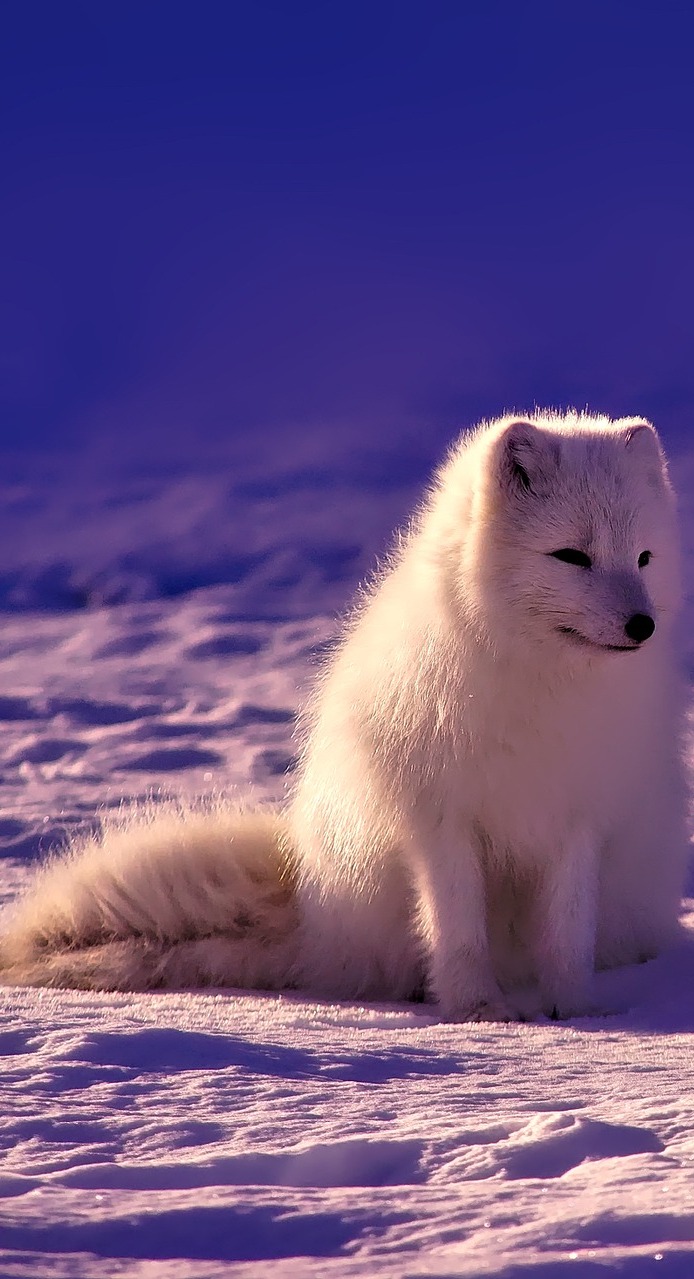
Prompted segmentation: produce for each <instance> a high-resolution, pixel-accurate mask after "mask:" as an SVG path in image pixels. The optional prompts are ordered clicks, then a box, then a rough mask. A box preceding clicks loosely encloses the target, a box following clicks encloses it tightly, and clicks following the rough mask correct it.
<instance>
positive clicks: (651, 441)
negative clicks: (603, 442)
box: [624, 421, 663, 462]
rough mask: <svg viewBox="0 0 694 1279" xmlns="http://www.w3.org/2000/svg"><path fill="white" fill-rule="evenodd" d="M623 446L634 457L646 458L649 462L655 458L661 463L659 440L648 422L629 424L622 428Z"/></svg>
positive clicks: (661, 455) (661, 452)
mask: <svg viewBox="0 0 694 1279" xmlns="http://www.w3.org/2000/svg"><path fill="white" fill-rule="evenodd" d="M624 444H625V446H626V448H627V449H628V450H629V452H630V453H631V454H632V455H633V456H634V457H643V458H648V459H649V460H650V461H651V462H653V461H655V459H656V458H657V459H658V460H661V461H662V457H663V451H662V449H661V447H660V440H659V439H658V436H657V434H656V431H655V428H654V427H652V426H651V424H650V422H639V421H636V422H630V423H629V425H628V426H626V427H625V428H624Z"/></svg>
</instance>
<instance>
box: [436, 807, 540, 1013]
mask: <svg viewBox="0 0 694 1279" xmlns="http://www.w3.org/2000/svg"><path fill="white" fill-rule="evenodd" d="M412 858H413V864H414V871H415V879H416V883H417V887H418V890H419V925H420V931H421V935H422V938H423V941H424V944H425V946H426V949H427V952H428V961H429V986H430V989H431V993H432V995H433V997H434V999H435V1000H436V1001H437V1003H438V1005H439V1007H440V1010H441V1014H442V1016H443V1017H444V1018H445V1019H446V1020H447V1021H518V1020H520V1017H521V1014H520V1013H519V1011H518V1009H516V1008H514V1007H513V1005H512V1004H511V1003H509V1001H508V1000H507V999H506V997H505V996H504V994H503V993H502V991H501V989H500V987H499V984H498V982H497V980H496V977H495V975H494V971H493V969H492V961H491V955H490V950H489V938H488V935H487V902H486V885H485V878H484V874H483V868H482V865H481V861H480V850H479V848H478V846H477V842H476V841H475V839H474V837H473V834H472V831H471V830H470V831H467V830H465V829H464V828H462V829H460V828H458V827H457V824H456V823H454V822H452V821H451V820H450V819H447V818H435V817H434V818H431V819H430V820H426V818H424V817H423V815H422V814H418V816H417V824H416V831H415V833H414V834H413V838H412Z"/></svg>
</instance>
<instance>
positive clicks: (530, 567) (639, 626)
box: [465, 414, 679, 655]
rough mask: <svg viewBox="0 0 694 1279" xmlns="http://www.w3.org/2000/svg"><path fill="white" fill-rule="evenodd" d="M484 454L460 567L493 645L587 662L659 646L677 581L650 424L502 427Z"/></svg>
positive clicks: (565, 422) (577, 420)
mask: <svg viewBox="0 0 694 1279" xmlns="http://www.w3.org/2000/svg"><path fill="white" fill-rule="evenodd" d="M480 445H481V446H483V447H486V448H487V449H488V453H487V457H486V465H484V466H483V467H482V468H481V475H482V479H481V481H480V484H479V488H478V490H477V491H476V492H474V493H473V495H472V519H471V522H470V534H471V537H470V540H469V544H468V545H467V546H466V548H465V556H466V560H467V568H468V569H470V568H471V567H472V560H474V565H475V566H474V568H473V569H472V573H473V579H474V582H475V594H476V596H477V599H478V603H479V605H481V607H482V610H483V611H484V613H485V615H486V616H487V617H488V618H489V619H490V620H491V621H492V628H493V630H494V632H495V635H496V636H497V637H498V636H499V633H500V632H499V628H500V627H501V628H505V630H506V634H507V637H508V639H510V640H511V641H513V640H514V639H521V638H522V637H525V639H526V641H527V640H530V639H533V638H535V639H536V640H540V639H543V640H545V641H546V640H549V639H552V640H554V641H555V642H556V643H558V644H561V645H563V646H569V647H570V648H571V649H573V650H581V651H582V652H584V653H585V654H589V653H590V654H593V655H598V654H605V655H608V654H633V653H635V652H638V651H639V650H642V649H645V648H647V647H648V646H652V645H654V644H655V643H657V640H658V637H659V633H660V632H661V631H664V630H665V629H667V627H668V626H669V624H670V623H671V621H672V619H673V617H674V615H675V613H676V611H677V607H678V603H679V575H678V554H677V534H676V518H675V503H674V497H673V493H672V489H671V487H670V483H669V480H668V477H667V468H666V463H665V459H664V455H663V452H662V449H661V447H660V443H659V440H658V437H657V435H656V432H655V430H654V429H653V427H652V426H651V425H650V423H648V422H645V421H642V420H639V419H630V418H624V419H620V420H618V421H614V422H613V421H610V420H609V419H607V418H591V417H588V416H584V415H578V414H574V415H571V416H567V417H560V416H550V415H546V416H545V415H539V416H538V417H533V418H528V419H506V420H502V421H501V422H499V423H497V424H496V425H495V426H494V427H492V428H490V430H489V432H488V436H487V438H486V439H482V438H480V439H479V441H478V447H479V446H480ZM466 576H467V574H466Z"/></svg>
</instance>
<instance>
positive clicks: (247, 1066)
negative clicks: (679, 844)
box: [0, 406, 694, 1279]
mask: <svg viewBox="0 0 694 1279" xmlns="http://www.w3.org/2000/svg"><path fill="white" fill-rule="evenodd" d="M490 407H491V408H493V407H494V406H490ZM131 443H132V442H131ZM313 444H314V441H310V440H306V439H305V440H303V443H301V442H300V445H301V447H299V445H297V446H296V448H294V445H292V448H291V449H289V448H288V447H287V446H286V445H285V447H284V449H283V450H282V449H280V450H278V451H277V460H276V461H274V462H272V463H270V461H269V460H268V458H269V457H270V456H274V455H273V454H267V453H266V454H265V456H264V457H263V458H260V457H259V456H254V455H253V454H252V451H249V452H248V455H246V456H240V455H239V453H238V451H236V452H234V451H233V450H232V448H231V445H230V446H229V449H228V451H227V453H225V452H224V449H223V448H222V446H221V445H220V446H219V447H218V449H217V452H216V453H215V454H214V456H212V455H211V453H208V454H206V455H204V456H202V458H201V457H200V456H196V457H193V456H192V453H193V449H192V448H191V456H189V457H186V456H185V455H181V456H179V457H177V458H174V459H173V460H172V459H167V461H166V463H165V462H164V461H163V459H162V458H161V457H158V456H157V457H155V456H151V457H149V458H148V457H147V456H146V455H143V456H140V455H136V453H135V451H134V449H131V453H130V454H128V453H127V451H126V452H124V453H123V454H122V455H121V456H119V458H118V461H117V464H115V463H114V464H111V463H110V462H109V460H108V459H104V458H99V457H97V456H94V457H86V456H82V457H81V458H79V459H76V458H71V457H69V456H68V455H67V454H65V455H63V456H62V457H53V458H52V459H50V460H49V459H43V460H40V461H37V460H35V459H34V460H32V461H31V463H30V462H29V461H28V460H24V461H22V460H21V459H14V461H12V462H11V464H10V462H8V465H7V466H6V467H5V470H4V473H3V477H2V481H1V482H0V488H1V489H2V492H1V493H0V498H2V502H0V509H2V515H1V516H0V532H1V533H2V536H1V537H0V604H1V605H2V607H3V609H4V613H3V618H2V628H1V630H0V690H1V695H0V723H1V732H0V774H1V775H2V780H3V786H4V792H3V806H2V809H1V810H0V850H1V851H2V854H3V856H2V858H0V898H1V899H2V900H4V901H6V902H10V901H11V900H12V898H13V897H14V895H15V894H16V893H17V891H18V890H19V889H20V888H21V886H22V884H23V883H24V882H26V879H27V877H28V875H29V874H30V873H31V863H32V861H33V859H34V858H35V857H36V856H37V855H40V854H42V853H44V852H46V851H48V849H49V848H51V847H54V846H55V844H56V843H59V842H60V840H61V839H63V838H64V836H65V834H66V833H67V832H69V831H71V830H74V829H77V828H81V827H83V826H84V825H86V824H89V823H90V822H92V821H93V820H94V819H95V814H97V812H98V810H102V811H103V810H107V809H109V808H112V807H114V806H118V805H120V804H121V803H122V802H123V801H124V800H129V799H131V798H142V797H144V796H149V795H152V794H154V795H155V797H158V796H159V795H167V794H171V793H174V794H184V795H194V794H200V793H209V792H211V791H216V792H218V793H222V794H226V795H230V796H236V795H238V794H239V793H243V794H246V793H247V791H248V787H249V785H251V786H252V788H253V793H254V796H255V799H256V800H257V801H258V802H265V801H268V800H276V799H278V798H281V796H282V794H283V792H284V788H285V785H286V775H287V770H289V772H291V763H292V749H293V748H292V723H293V718H294V715H295V712H296V710H297V708H298V707H299V706H300V705H301V703H302V700H303V698H304V697H305V694H306V689H307V687H308V685H309V684H310V681H311V678H312V676H313V672H314V670H315V666H316V660H317V656H318V654H319V653H320V652H321V651H322V650H323V648H324V647H325V646H326V645H328V644H329V643H330V640H331V637H332V636H333V634H334V631H335V620H334V615H335V612H336V611H339V610H340V609H341V608H343V607H344V606H345V605H346V603H347V602H348V600H349V598H350V596H351V594H352V592H353V590H354V587H355V585H356V583H357V581H358V580H359V578H360V577H362V576H363V574H364V573H365V572H367V571H368V569H369V566H370V565H371V564H373V562H374V560H375V558H376V557H377V556H378V555H380V554H382V553H383V551H384V549H385V548H386V546H387V543H388V536H389V531H390V530H391V529H392V528H393V527H394V526H395V524H396V523H397V522H398V521H399V520H401V519H402V518H403V516H404V515H405V514H406V512H407V511H408V509H410V507H411V505H412V503H413V501H415V500H416V497H417V492H418V489H420V488H421V484H422V482H423V479H424V474H425V472H424V470H423V469H422V467H421V465H420V463H421V460H422V459H421V458H420V459H419V461H417V459H416V458H414V455H411V456H410V457H409V460H408V459H405V460H404V461H403V458H402V457H397V456H396V455H395V452H394V450H393V449H392V448H390V451H389V447H388V444H387V441H386V442H385V443H383V444H381V443H379V442H378V441H376V442H374V444H373V447H371V448H370V447H368V445H367V444H365V443H364V440H363V438H362V439H360V440H358V439H357V436H356V434H355V435H353V436H352V437H351V439H350V437H349V434H348V433H344V431H343V433H342V435H341V443H340V450H337V449H336V448H335V446H334V443H333V444H332V445H331V447H332V454H331V457H330V458H328V459H327V460H326V457H325V456H321V457H319V458H318V459H317V461H315V463H312V461H311V452H312V447H313ZM301 450H303V451H301ZM432 451H433V450H432ZM198 452H199V451H198ZM425 453H426V448H423V449H422V455H424V454H425ZM316 456H317V455H316ZM413 458H414V460H413ZM289 459H291V460H289ZM675 472H676V478H677V477H679V478H680V487H681V488H682V490H683V492H686V491H687V490H688V489H689V488H690V487H691V479H690V477H691V459H690V458H687V457H683V458H682V459H680V460H679V461H678V464H677V466H676V468H675ZM693 533H694V520H693V519H692V518H691V516H690V515H689V513H688V512H687V511H686V510H685V543H686V545H687V546H688V547H689V546H691V541H692V534H693ZM689 616H690V611H689V610H688V614H687V617H688V618H689ZM685 630H686V632H687V634H688V636H691V635H692V634H693V633H694V632H692V630H691V627H690V626H689V625H687V626H686V627H685ZM693 653H694V645H693V644H692V642H691V639H690V640H689V644H688V651H687V659H688V663H689V669H690V672H694V661H693V660H692V659H693ZM685 922H686V925H687V929H686V933H685V938H684V940H683V941H682V943H681V945H680V946H679V947H678V949H677V950H675V951H673V952H672V953H670V954H667V955H663V956H662V957H660V958H659V959H657V960H655V961H653V962H651V963H648V964H644V965H640V966H638V967H635V968H628V969H622V970H619V971H616V972H612V973H607V974H602V975H601V976H600V978H599V982H600V987H601V989H600V997H601V1000H602V1002H603V1003H604V1004H605V1006H606V1007H608V1008H610V1009H611V1010H612V1011H611V1013H610V1015H608V1016H605V1017H602V1018H599V1019H598V1018H596V1019H583V1020H577V1021H575V1022H572V1023H568V1024H555V1023H550V1022H545V1021H541V1022H537V1023H533V1024H526V1025H513V1026H495V1025H484V1026H481V1025H480V1026H472V1025H446V1024H443V1023H440V1022H439V1021H438V1020H437V1019H436V1017H435V1015H434V1014H433V1010H432V1009H431V1008H427V1007H426V1006H425V1005H412V1006H407V1005H399V1006H395V1005H368V1006H362V1005H356V1004H334V1003H325V1002H321V1001H317V1000H309V999H306V998H302V997H300V996H298V995H293V994H292V995H282V996H274V995H259V994H257V993H250V994H247V993H243V992H236V991H230V992H229V991H220V992H214V993H205V994H199V993H196V992H186V991H181V992H178V993H175V994H150V995H141V994H139V995H100V994H92V993H83V992H63V991H46V990H31V989H14V988H0V1008H1V1010H2V1013H1V1017H0V1056H1V1057H2V1068H1V1070H0V1144H1V1147H2V1164H1V1167H0V1275H2V1276H3V1279H5V1276H7V1279H14V1277H18V1276H22V1277H23V1279H29V1277H31V1279H34V1277H40V1276H46V1277H48V1276H50V1277H51V1279H58V1277H62V1276H66V1277H67V1276H85V1279H86V1277H87V1276H89V1277H90V1279H92V1277H94V1279H101V1277H102V1276H104V1277H105V1276H113V1275H125V1276H129V1277H130V1276H137V1277H138V1279H164V1276H166V1277H167V1279H168V1277H169V1276H171V1275H175V1276H176V1277H177V1279H178V1277H179V1276H180V1277H181V1279H187V1277H188V1276H190V1279H193V1277H194V1279H203V1277H205V1276H210V1277H212V1276H215V1277H216V1276H221V1275H226V1274H228V1273H230V1267H231V1266H233V1273H234V1274H235V1275H238V1276H242V1277H243V1279H260V1277H261V1276H262V1277H263V1279H265V1276H267V1275H268V1274H269V1273H272V1274H273V1275H274V1276H276V1277H277V1279H284V1277H285V1276H286V1277H291V1279H298V1276H302V1277H303V1276H314V1275H315V1276H318V1275H320V1276H341V1277H342V1276H359V1279H364V1277H369V1279H371V1276H379V1277H380V1276H398V1279H400V1277H401V1276H410V1275H411V1276H418V1275H421V1276H425V1275H426V1276H438V1277H439V1279H444V1276H446V1277H449V1276H454V1275H460V1276H483V1275H496V1276H503V1277H504V1279H522V1277H524V1276H530V1275H533V1276H535V1275H538V1276H547V1277H548V1279H552V1277H553V1276H555V1275H563V1274H564V1273H566V1274H567V1275H571V1276H579V1277H580V1279H593V1277H594V1276H595V1277H598V1276H601V1275H604V1274H606V1273H616V1274H624V1275H628V1276H630V1277H631V1276H634V1277H636V1279H640V1277H641V1276H644V1277H645V1276H650V1275H654V1274H658V1275H666V1276H667V1275H671V1276H678V1277H684V1276H687V1277H689V1276H691V1275H692V1274H694V1206H693V1204H694V1199H693V1194H692V1191H693V1189H694V1136H693V1135H692V1134H693V1133H694V1091H693V1090H692V1085H691V1080H692V1078H693V1077H694V1039H693V1037H692V1030H693V1029H694V900H692V899H687V900H686V901H685Z"/></svg>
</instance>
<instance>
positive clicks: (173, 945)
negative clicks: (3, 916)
mask: <svg viewBox="0 0 694 1279" xmlns="http://www.w3.org/2000/svg"><path fill="white" fill-rule="evenodd" d="M293 879H294V875H293V866H292V861H291V858H290V857H289V855H288V852H287V841H286V835H285V831H284V827H283V823H282V818H281V817H280V815H279V814H278V813H276V812H267V811H263V810H253V809H249V810H244V809H230V808H228V807H227V808H225V807H223V806H221V805H219V806H217V807H209V808H207V809H185V808H181V807H180V806H178V805H167V806H164V807H157V806H151V807H150V808H146V809H140V810H135V811H134V812H133V813H131V814H129V815H127V816H125V817H121V818H120V819H119V820H118V821H116V822H107V823H105V825H104V827H103V829H102V831H101V832H100V834H99V835H98V836H96V837H93V838H91V839H89V840H87V841H83V842H82V843H80V844H75V845H73V846H72V847H70V848H68V849H67V851H66V852H64V853H62V854H60V855H56V856H55V857H54V858H52V859H51V860H50V861H49V862H47V864H46V865H45V866H44V867H43V868H42V869H41V870H40V871H39V872H38V873H37V875H36V877H35V879H34V881H33V883H32V885H31V887H30V889H29V891H28V892H27V893H26V894H25V895H24V897H22V898H21V899H20V901H19V903H18V905H17V907H16V908H15V910H14V912H13V914H12V916H11V918H10V922H9V926H8V928H7V930H6V931H5V933H4V935H3V936H2V937H1V938H0V983H2V984H3V985H31V986H68V987H77V988H80V989H92V990H152V989H157V988H159V989H162V988H168V989H172V988H176V987H179V988H180V987H190V986H238V987H245V988H247V989H257V990H262V989H264V990H277V989H280V988H282V987H286V986H290V985H291V984H292V974H293V972H294V970H295V967H296V934H297V913H296V905H295V899H294V883H293Z"/></svg>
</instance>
